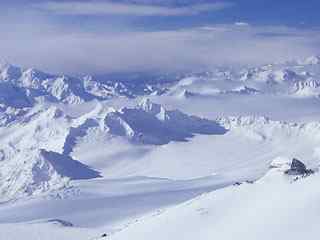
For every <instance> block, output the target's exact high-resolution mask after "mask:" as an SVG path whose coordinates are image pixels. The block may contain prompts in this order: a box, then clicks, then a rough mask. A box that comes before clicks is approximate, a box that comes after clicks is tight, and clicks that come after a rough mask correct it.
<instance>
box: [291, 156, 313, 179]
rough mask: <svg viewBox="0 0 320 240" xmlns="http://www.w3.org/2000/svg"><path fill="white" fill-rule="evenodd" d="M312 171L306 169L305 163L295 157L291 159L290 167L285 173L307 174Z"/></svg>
mask: <svg viewBox="0 0 320 240" xmlns="http://www.w3.org/2000/svg"><path fill="white" fill-rule="evenodd" d="M312 173H313V171H312V170H311V169H307V168H306V165H305V164H304V163H303V162H301V161H299V160H298V159H296V158H294V159H293V160H292V162H291V166H290V169H288V170H287V171H285V174H288V175H309V174H312Z"/></svg>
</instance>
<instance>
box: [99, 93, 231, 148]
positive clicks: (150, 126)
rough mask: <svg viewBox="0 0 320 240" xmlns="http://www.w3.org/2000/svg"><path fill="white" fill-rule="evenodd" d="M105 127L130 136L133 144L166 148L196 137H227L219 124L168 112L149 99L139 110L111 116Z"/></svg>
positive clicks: (132, 109)
mask: <svg viewBox="0 0 320 240" xmlns="http://www.w3.org/2000/svg"><path fill="white" fill-rule="evenodd" d="M105 125H106V126H107V127H108V129H109V131H110V133H111V134H114V135H117V136H126V137H127V138H129V139H130V140H131V141H133V142H137V143H144V144H155V145H162V144H167V143H169V142H171V141H187V140H188V139H189V138H192V137H193V136H194V135H195V134H207V135H213V134H218V135H219V134H224V133H225V132H226V130H225V129H224V128H223V127H222V126H220V125H219V124H218V123H216V122H214V121H210V120H206V119H202V118H199V117H195V116H189V115H187V114H184V113H182V112H180V111H177V110H174V111H168V110H166V109H165V108H164V107H162V106H161V105H159V104H155V103H152V102H151V101H150V100H148V99H146V100H144V101H143V102H142V103H140V104H139V105H138V106H137V107H135V108H122V109H121V110H119V111H115V112H111V113H109V114H107V116H106V118H105Z"/></svg>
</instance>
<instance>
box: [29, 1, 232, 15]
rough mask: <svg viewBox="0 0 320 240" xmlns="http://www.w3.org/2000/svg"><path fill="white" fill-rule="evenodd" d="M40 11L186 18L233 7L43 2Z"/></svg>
mask: <svg viewBox="0 0 320 240" xmlns="http://www.w3.org/2000/svg"><path fill="white" fill-rule="evenodd" d="M33 6H34V8H36V9H38V10H44V11H49V12H53V13H56V14H68V15H135V16H179V15H181V16H184V15H196V14H199V13H202V12H208V11H219V10H223V9H225V8H229V7H232V6H233V4H232V3H229V2H215V3H208V4H193V5H190V6H183V7H166V6H156V5H146V4H130V3H129V4H128V3H114V2H82V1H81V2H80V1H65V2H55V1H49V2H42V3H38V4H35V5H33Z"/></svg>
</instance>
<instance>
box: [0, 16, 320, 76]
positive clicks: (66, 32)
mask: <svg viewBox="0 0 320 240" xmlns="http://www.w3.org/2000/svg"><path fill="white" fill-rule="evenodd" d="M0 18H1V17H0ZM26 19H28V20H30V21H24V22H23V24H22V21H21V20H17V19H15V20H16V21H15V23H13V21H10V20H9V19H7V18H6V19H2V21H0V35H1V36H2V37H1V38H0V59H1V58H2V59H4V60H6V61H9V62H11V63H13V64H18V65H23V66H27V67H36V68H39V69H42V70H45V71H49V72H65V73H72V74H74V73H79V74H80V73H81V74H87V73H103V72H108V71H142V70H166V71H167V70H168V71H170V70H198V69H199V68H210V67H212V66H214V65H223V64H262V63H270V62H274V61H282V60H287V59H292V58H299V57H305V56H308V55H315V54H318V53H319V51H318V46H319V43H320V33H319V32H318V31H316V30H314V31H311V30H310V31H307V30H301V29H294V28H288V27H272V26H271V27H266V26H262V27H259V26H253V25H249V26H246V27H239V26H235V25H234V24H230V25H210V26H206V27H202V28H187V29H180V30H170V31H169V30H168V31H153V32H144V31H136V30H130V28H126V30H125V31H123V32H121V33H119V32H118V33H115V32H112V30H106V28H107V27H106V26H105V25H103V26H102V27H103V29H101V28H99V30H96V31H95V32H89V30H84V29H80V28H75V27H74V26H68V25H63V28H62V27H61V25H57V24H53V23H52V22H50V21H46V19H43V18H42V17H41V16H40V17H36V16H33V17H32V18H30V17H28V18H26Z"/></svg>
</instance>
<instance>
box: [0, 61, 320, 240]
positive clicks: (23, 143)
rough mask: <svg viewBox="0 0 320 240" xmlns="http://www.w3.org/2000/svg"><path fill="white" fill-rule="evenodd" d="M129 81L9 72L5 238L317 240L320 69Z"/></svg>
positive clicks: (6, 67) (3, 145)
mask: <svg viewBox="0 0 320 240" xmlns="http://www.w3.org/2000/svg"><path fill="white" fill-rule="evenodd" d="M131 74H132V73H128V75H126V76H124V75H120V76H118V75H115V76H116V77H115V76H111V75H106V76H99V77H97V76H84V77H71V76H59V75H53V74H47V73H44V72H41V71H38V70H35V69H23V68H19V67H16V66H13V65H10V64H1V65H0V110H1V111H0V203H1V204H0V239H8V238H7V237H6V236H8V235H9V236H10V238H9V239H12V240H15V239H21V236H28V238H27V239H41V240H47V239H48V240H52V239H62V240H64V239H66V240H67V239H68V240H69V239H79V240H82V239H83V240H93V239H115V240H116V239H139V240H141V239H155V240H157V239H177V238H182V239H195V238H198V239H204V240H205V239H212V238H218V239H221V240H224V239H234V238H235V237H234V236H237V238H239V239H270V238H272V239H287V238H288V239H289V238H290V239H301V237H303V238H304V237H308V238H309V239H316V236H317V227H318V220H319V216H320V215H319V213H320V209H319V207H318V201H319V200H320V191H319V190H318V188H317V184H318V181H319V174H318V167H319V161H320V110H319V104H320V98H319V96H320V59H319V57H310V58H308V59H305V60H300V61H291V62H285V63H278V64H270V65H264V66H260V67H241V68H240V67H238V68H235V67H230V68H226V67H221V68H220V67H217V68H214V69H212V71H210V72H190V73H183V74H182V73H170V74H163V75H161V74H156V75H150V74H141V75H139V74H138V75H137V74H134V75H131ZM118 78H119V79H118ZM292 159H299V160H300V161H302V162H303V163H304V164H305V166H306V168H307V169H309V170H310V172H311V171H312V174H297V175H294V176H291V175H288V174H286V173H285V172H286V171H288V169H289V168H290V164H291V161H292Z"/></svg>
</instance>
